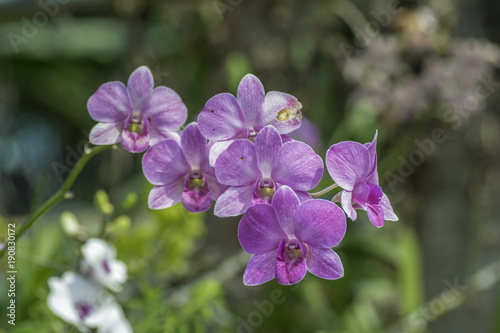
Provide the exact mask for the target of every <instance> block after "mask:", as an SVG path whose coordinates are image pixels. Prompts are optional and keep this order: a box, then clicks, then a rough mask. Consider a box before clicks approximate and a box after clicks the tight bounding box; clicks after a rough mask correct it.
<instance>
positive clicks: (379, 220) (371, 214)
mask: <svg viewBox="0 0 500 333" xmlns="http://www.w3.org/2000/svg"><path fill="white" fill-rule="evenodd" d="M366 212H367V213H368V218H369V219H370V222H371V223H372V224H373V225H374V226H376V227H377V228H381V227H383V226H384V223H385V220H384V211H383V210H382V207H381V206H380V205H366Z"/></svg>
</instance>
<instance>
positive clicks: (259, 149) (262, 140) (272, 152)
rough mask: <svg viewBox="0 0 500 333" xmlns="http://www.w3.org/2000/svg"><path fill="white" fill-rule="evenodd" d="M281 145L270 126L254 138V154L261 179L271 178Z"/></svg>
mask: <svg viewBox="0 0 500 333" xmlns="http://www.w3.org/2000/svg"><path fill="white" fill-rule="evenodd" d="M281 145H282V143H281V136H280V135H279V133H278V131H276V129H275V128H274V127H272V126H266V127H264V128H263V129H262V130H260V132H259V133H258V134H257V136H256V137H255V145H254V146H255V153H256V155H257V162H258V164H259V169H260V171H261V172H262V176H263V177H271V171H272V169H273V165H274V160H275V158H276V157H277V156H278V153H279V151H280V149H281Z"/></svg>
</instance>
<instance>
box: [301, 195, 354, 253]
mask: <svg viewBox="0 0 500 333" xmlns="http://www.w3.org/2000/svg"><path fill="white" fill-rule="evenodd" d="M346 228H347V224H346V219H345V215H344V213H343V212H342V210H341V209H340V208H339V207H338V206H337V205H336V204H334V203H333V202H331V201H328V200H323V199H313V200H308V201H306V202H304V203H303V204H302V205H301V206H300V208H299V213H298V218H297V220H296V225H295V235H296V236H297V238H298V239H299V240H300V241H301V242H303V243H306V244H307V245H310V246H314V247H320V248H327V247H334V246H337V245H338V244H339V243H340V241H341V240H342V239H343V238H344V235H345V232H346Z"/></svg>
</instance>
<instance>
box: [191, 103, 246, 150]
mask: <svg viewBox="0 0 500 333" xmlns="http://www.w3.org/2000/svg"><path fill="white" fill-rule="evenodd" d="M198 126H199V127H200V131H201V133H202V134H203V136H204V137H206V138H207V139H209V140H216V141H222V140H231V139H239V138H240V137H241V136H242V135H243V134H244V132H245V126H246V120H245V116H244V115H243V112H242V111H241V107H240V105H239V104H238V101H237V100H236V98H235V97H234V96H233V95H231V94H228V93H223V94H218V95H215V96H214V97H212V98H211V99H209V100H208V102H207V103H206V104H205V107H204V108H203V111H202V112H201V113H200V114H199V116H198Z"/></svg>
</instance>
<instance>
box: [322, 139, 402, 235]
mask: <svg viewBox="0 0 500 333" xmlns="http://www.w3.org/2000/svg"><path fill="white" fill-rule="evenodd" d="M376 148H377V132H375V137H374V138H373V141H372V142H368V143H366V144H364V145H362V144H361V143H359V142H353V141H343V142H339V143H337V144H334V145H332V146H331V147H330V148H329V149H328V151H327V153H326V167H327V169H328V173H329V174H330V176H331V177H332V179H333V181H334V182H335V183H336V184H337V185H339V186H340V187H341V188H342V189H343V191H341V192H339V193H338V194H337V195H336V196H335V198H334V200H339V199H340V201H341V203H342V208H343V209H344V211H345V213H346V214H347V216H348V217H349V218H350V219H351V220H353V221H354V220H356V217H357V214H356V209H362V210H366V212H367V213H368V218H369V219H370V221H371V223H372V224H373V225H374V226H376V227H379V228H380V227H382V226H383V225H384V222H385V220H388V221H397V220H398V217H397V216H396V214H394V211H393V210H392V207H391V203H390V202H389V199H388V198H387V196H386V195H385V194H384V193H383V192H382V188H381V187H380V186H379V181H378V173H377V152H376Z"/></svg>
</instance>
